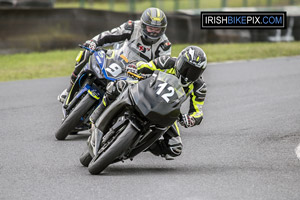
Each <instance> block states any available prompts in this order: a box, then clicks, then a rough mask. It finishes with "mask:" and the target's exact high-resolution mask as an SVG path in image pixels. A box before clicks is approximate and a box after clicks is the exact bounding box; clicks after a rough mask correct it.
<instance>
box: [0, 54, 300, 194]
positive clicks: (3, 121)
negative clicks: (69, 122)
mask: <svg viewBox="0 0 300 200" xmlns="http://www.w3.org/2000/svg"><path fill="white" fill-rule="evenodd" d="M204 77H205V81H206V82H207V86H208V94H207V98H206V102H205V106H204V115H205V119H204V121H203V123H202V124H201V126H198V127H194V128H190V129H184V128H182V129H181V130H182V131H181V135H182V139H183V143H184V151H183V154H182V155H181V156H180V157H178V158H177V159H176V160H174V161H166V160H164V159H163V158H160V157H156V156H153V155H151V154H150V153H143V154H140V155H138V156H137V157H136V158H135V159H134V160H133V161H125V162H124V163H117V164H114V165H111V166H109V167H108V168H107V169H106V170H105V171H104V173H103V174H102V175H97V176H93V175H90V174H89V172H88V170H87V169H86V168H85V167H82V166H81V164H80V163H79V156H80V154H81V153H82V151H83V149H84V148H85V145H86V139H87V137H88V133H87V132H84V133H82V134H80V135H77V136H68V138H67V140H66V141H57V140H56V139H55V137H54V132H55V130H56V129H57V128H58V127H59V124H60V118H61V108H60V104H59V103H58V102H57V101H56V96H57V94H59V93H60V92H61V91H62V89H63V88H64V87H65V86H66V84H67V83H68V77H64V78H51V79H39V80H28V81H14V82H2V83H0V99H1V100H0V102H1V103H0V148H1V151H0V161H1V162H0V188H1V189H0V190H1V191H0V199H1V200H2V199H5V200H6V199H14V200H15V199H22V200H23V199H112V200H115V199H126V200H127V199H129V200H135V199H137V200H139V199H164V200H174V199H180V200H181V199H182V200H198V199H199V200H202V199H203V200H216V199H225V200H227V199H228V200H229V199H230V200H235V199H237V200H240V199H242V200H253V199H255V200H256V199H261V200H274V199H278V200H283V199H295V200H299V199H300V161H299V160H298V159H297V157H296V154H295V148H296V146H297V145H298V143H299V142H300V57H291V58H275V59H264V60H253V61H240V62H232V63H219V64H210V65H209V66H208V68H207V70H206V71H205V75H204ZM184 109H186V105H185V108H184Z"/></svg>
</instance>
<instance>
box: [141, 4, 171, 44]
mask: <svg viewBox="0 0 300 200" xmlns="http://www.w3.org/2000/svg"><path fill="white" fill-rule="evenodd" d="M141 22H142V37H143V39H144V40H145V41H146V42H148V43H150V44H154V43H155V42H157V41H158V40H159V39H160V37H161V36H162V35H163V34H164V33H165V32H166V29H167V24H168V22H167V17H166V15H165V13H164V12H163V11H162V10H160V9H158V8H147V9H146V10H145V11H144V12H143V14H142V16H141Z"/></svg>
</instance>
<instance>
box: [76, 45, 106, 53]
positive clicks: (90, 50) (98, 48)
mask: <svg viewBox="0 0 300 200" xmlns="http://www.w3.org/2000/svg"><path fill="white" fill-rule="evenodd" d="M78 46H79V47H80V48H83V49H86V50H88V51H89V52H92V53H95V52H96V51H100V50H103V51H105V52H106V51H107V50H106V49H103V48H102V47H96V49H95V50H92V49H90V48H88V47H86V46H84V45H82V44H79V45H78Z"/></svg>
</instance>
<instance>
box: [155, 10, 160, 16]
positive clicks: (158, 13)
mask: <svg viewBox="0 0 300 200" xmlns="http://www.w3.org/2000/svg"><path fill="white" fill-rule="evenodd" d="M156 11H157V17H160V12H159V9H158V8H156Z"/></svg>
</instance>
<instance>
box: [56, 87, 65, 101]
mask: <svg viewBox="0 0 300 200" xmlns="http://www.w3.org/2000/svg"><path fill="white" fill-rule="evenodd" d="M67 96H68V92H67V89H64V91H62V93H61V94H60V95H58V96H57V100H58V101H59V102H60V103H64V101H65V99H66V98H67Z"/></svg>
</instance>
